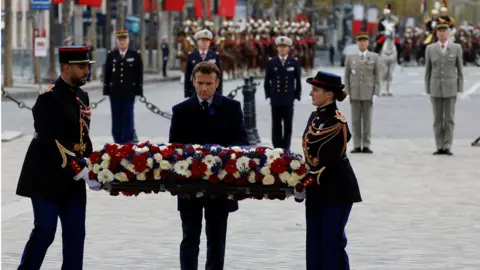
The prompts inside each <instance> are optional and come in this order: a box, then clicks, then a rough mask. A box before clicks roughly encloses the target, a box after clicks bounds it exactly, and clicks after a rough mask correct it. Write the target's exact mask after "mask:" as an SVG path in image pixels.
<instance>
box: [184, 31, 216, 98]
mask: <svg viewBox="0 0 480 270" xmlns="http://www.w3.org/2000/svg"><path fill="white" fill-rule="evenodd" d="M212 38H213V34H212V32H210V31H209V30H206V29H204V30H200V31H198V32H197V33H195V40H196V41H197V46H198V49H196V50H193V51H192V52H190V53H189V54H188V57H187V63H186V67H185V81H184V91H185V98H189V97H191V96H193V95H195V88H194V87H193V83H192V78H191V77H192V71H193V68H194V67H195V65H196V64H198V63H200V62H202V61H208V62H211V63H214V64H216V65H217V67H218V69H219V70H220V72H221V70H222V63H221V62H220V57H219V56H218V53H215V52H214V51H212V50H210V49H209V46H210V41H211V40H212ZM222 82H223V79H222V76H220V84H219V86H218V88H217V92H219V93H220V94H221V93H222V85H223V83H222Z"/></svg>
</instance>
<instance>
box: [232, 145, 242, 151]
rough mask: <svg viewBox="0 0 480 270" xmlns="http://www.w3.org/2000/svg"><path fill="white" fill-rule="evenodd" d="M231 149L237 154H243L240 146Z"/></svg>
mask: <svg viewBox="0 0 480 270" xmlns="http://www.w3.org/2000/svg"><path fill="white" fill-rule="evenodd" d="M231 149H232V150H233V151H236V152H242V148H240V147H239V146H232V147H231Z"/></svg>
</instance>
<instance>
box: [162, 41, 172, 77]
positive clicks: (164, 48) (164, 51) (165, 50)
mask: <svg viewBox="0 0 480 270" xmlns="http://www.w3.org/2000/svg"><path fill="white" fill-rule="evenodd" d="M169 53H170V49H169V47H168V42H167V37H165V36H164V37H162V57H163V58H162V59H163V66H162V71H163V77H167V64H168V54H169Z"/></svg>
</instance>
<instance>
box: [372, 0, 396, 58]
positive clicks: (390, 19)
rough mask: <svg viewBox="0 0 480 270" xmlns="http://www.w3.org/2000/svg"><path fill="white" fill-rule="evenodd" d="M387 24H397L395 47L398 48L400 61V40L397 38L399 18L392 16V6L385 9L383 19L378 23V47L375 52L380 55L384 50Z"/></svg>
mask: <svg viewBox="0 0 480 270" xmlns="http://www.w3.org/2000/svg"><path fill="white" fill-rule="evenodd" d="M386 23H394V24H395V38H394V40H395V47H396V48H397V55H398V57H399V59H400V39H399V38H398V36H397V33H398V17H397V16H394V15H392V11H391V4H387V6H386V8H385V9H383V17H382V18H381V19H380V20H379V21H378V29H377V32H378V33H379V34H378V36H377V39H376V43H377V45H376V47H375V52H376V53H378V54H380V51H381V50H382V46H383V43H384V42H385V34H384V33H385V24H386Z"/></svg>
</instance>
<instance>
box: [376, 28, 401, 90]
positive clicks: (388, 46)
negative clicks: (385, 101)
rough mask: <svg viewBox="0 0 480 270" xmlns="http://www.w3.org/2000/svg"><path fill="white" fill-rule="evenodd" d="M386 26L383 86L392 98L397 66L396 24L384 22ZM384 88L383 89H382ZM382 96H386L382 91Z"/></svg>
mask: <svg viewBox="0 0 480 270" xmlns="http://www.w3.org/2000/svg"><path fill="white" fill-rule="evenodd" d="M382 23H383V25H384V26H385V32H384V35H385V41H384V42H383V45H382V48H381V51H380V59H381V60H382V62H383V65H384V68H383V71H384V73H383V76H382V86H385V91H386V95H388V96H391V95H392V92H391V89H390V84H391V83H392V79H393V70H394V69H395V65H396V64H397V53H398V52H397V48H396V47H395V41H394V40H395V23H394V22H389V21H383V22H382ZM382 88H383V87H382ZM381 95H382V96H384V95H385V94H384V93H383V91H381Z"/></svg>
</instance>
